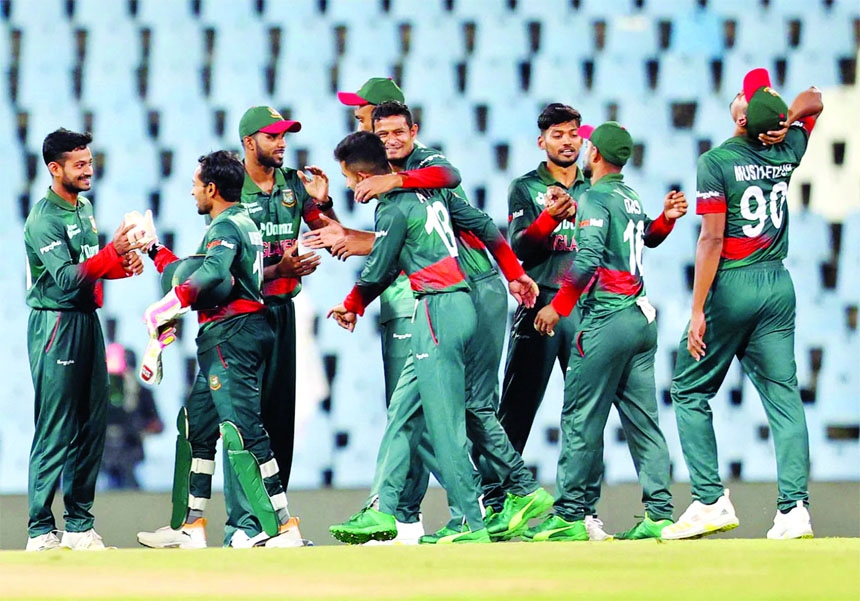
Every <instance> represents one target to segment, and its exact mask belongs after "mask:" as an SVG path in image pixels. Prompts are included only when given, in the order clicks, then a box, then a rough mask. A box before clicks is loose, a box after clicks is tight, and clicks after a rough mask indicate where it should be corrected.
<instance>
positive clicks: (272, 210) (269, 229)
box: [242, 167, 320, 303]
mask: <svg viewBox="0 0 860 601" xmlns="http://www.w3.org/2000/svg"><path fill="white" fill-rule="evenodd" d="M242 204H244V205H245V206H247V207H248V214H249V215H250V216H251V219H253V220H254V223H256V224H257V225H258V226H259V228H260V233H261V234H262V236H263V264H264V265H265V266H266V267H268V266H269V265H275V264H277V263H278V262H280V260H281V257H283V256H284V254H285V253H289V252H291V251H292V248H293V246H295V245H296V244H298V237H299V230H300V228H301V225H302V219H304V220H305V223H307V222H309V221H313V220H315V219H317V218H319V215H320V211H319V209H318V208H317V206H316V203H315V202H314V200H313V198H311V197H310V195H309V194H308V192H307V190H305V186H304V184H303V183H302V180H301V179H299V175H298V172H297V171H296V170H295V169H290V168H288V167H282V168H280V169H275V186H274V188H272V193H271V194H266V193H265V192H263V191H262V190H260V187H259V186H258V185H257V184H255V183H254V180H252V179H251V176H249V175H248V173H247V172H246V173H245V183H244V185H243V186H242ZM301 289H302V282H301V278H277V279H275V280H268V281H265V282H263V296H264V297H265V298H266V303H272V302H275V303H277V302H279V301H281V302H283V300H286V299H289V298H292V297H294V296H295V295H297V294H298V293H299V292H300V291H301Z"/></svg>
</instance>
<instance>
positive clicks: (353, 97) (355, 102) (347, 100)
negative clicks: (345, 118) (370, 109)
mask: <svg viewBox="0 0 860 601" xmlns="http://www.w3.org/2000/svg"><path fill="white" fill-rule="evenodd" d="M337 99H338V100H340V102H341V104H345V105H346V106H364V105H365V104H370V103H369V102H368V101H367V100H365V99H364V98H362V97H361V96H359V95H358V94H356V93H354V92H338V93H337Z"/></svg>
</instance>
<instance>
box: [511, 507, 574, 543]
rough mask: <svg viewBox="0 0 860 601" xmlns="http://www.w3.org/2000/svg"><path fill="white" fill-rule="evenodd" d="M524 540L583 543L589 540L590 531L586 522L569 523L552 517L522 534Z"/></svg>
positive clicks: (556, 516)
mask: <svg viewBox="0 0 860 601" xmlns="http://www.w3.org/2000/svg"><path fill="white" fill-rule="evenodd" d="M522 537H523V540H527V541H529V542H534V543H537V542H545V541H581V540H588V531H587V530H586V529H585V520H576V521H575V522H568V521H567V520H565V519H564V518H562V517H560V516H558V515H555V514H553V515H551V516H549V517H548V518H546V519H545V520H544V521H543V522H541V523H540V524H538V525H537V526H535V527H534V528H529V529H528V530H526V531H525V532H523V534H522Z"/></svg>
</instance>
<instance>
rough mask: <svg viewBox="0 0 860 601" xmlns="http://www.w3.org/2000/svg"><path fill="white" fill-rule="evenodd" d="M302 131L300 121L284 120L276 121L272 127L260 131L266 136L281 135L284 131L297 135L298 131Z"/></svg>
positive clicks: (262, 128) (268, 126)
mask: <svg viewBox="0 0 860 601" xmlns="http://www.w3.org/2000/svg"><path fill="white" fill-rule="evenodd" d="M301 129H302V124H301V123H299V122H298V121H291V120H290V119H284V120H283V121H275V122H274V123H272V124H271V125H267V126H266V127H261V128H260V129H259V130H258V131H261V132H263V133H264V134H279V133H281V132H284V131H287V132H290V133H295V132H297V131H301Z"/></svg>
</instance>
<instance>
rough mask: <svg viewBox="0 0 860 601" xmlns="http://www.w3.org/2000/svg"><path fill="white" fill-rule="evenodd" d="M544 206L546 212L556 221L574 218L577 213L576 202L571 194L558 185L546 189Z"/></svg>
mask: <svg viewBox="0 0 860 601" xmlns="http://www.w3.org/2000/svg"><path fill="white" fill-rule="evenodd" d="M544 206H545V207H546V212H547V213H549V214H550V217H552V218H553V219H555V220H556V221H564V220H565V219H572V218H573V217H574V216H575V215H576V202H574V200H573V198H571V196H570V194H568V193H567V192H565V191H564V190H562V189H561V188H559V187H558V186H550V187H549V188H547V189H546V196H545V197H544Z"/></svg>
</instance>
